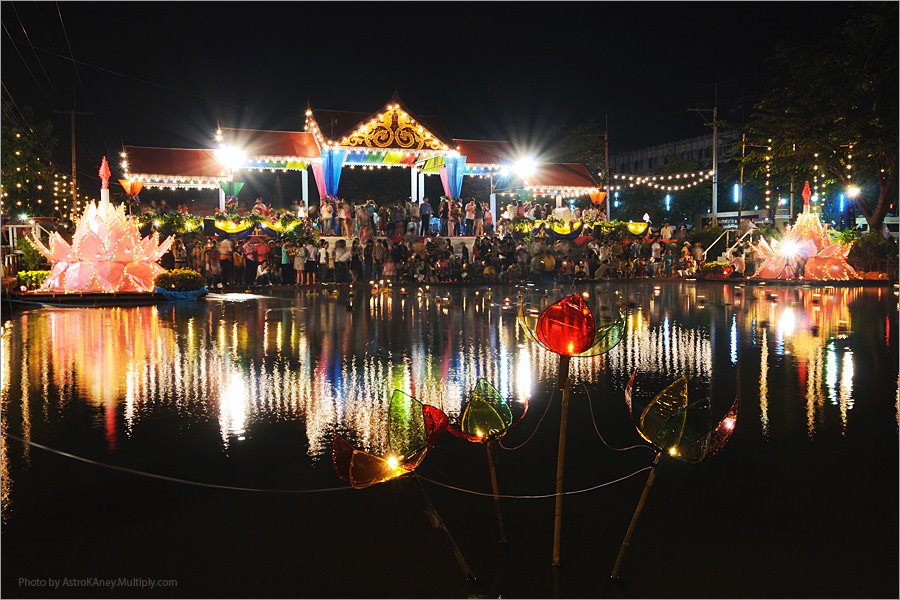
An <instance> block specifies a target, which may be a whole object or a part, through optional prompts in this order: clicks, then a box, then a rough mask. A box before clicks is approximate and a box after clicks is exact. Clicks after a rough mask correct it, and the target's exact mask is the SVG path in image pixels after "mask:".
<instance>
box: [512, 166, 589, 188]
mask: <svg viewBox="0 0 900 600" xmlns="http://www.w3.org/2000/svg"><path fill="white" fill-rule="evenodd" d="M525 183H526V184H527V185H528V187H541V188H563V187H585V188H596V187H599V185H598V183H597V182H596V181H594V178H593V177H592V176H591V173H590V171H588V170H587V167H585V166H584V165H583V164H581V163H546V164H542V165H540V166H539V167H538V168H537V169H536V170H535V172H534V174H533V175H531V176H530V177H528V178H526V181H525Z"/></svg>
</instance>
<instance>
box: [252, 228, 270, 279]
mask: <svg viewBox="0 0 900 600" xmlns="http://www.w3.org/2000/svg"><path fill="white" fill-rule="evenodd" d="M254 250H255V252H256V262H257V263H261V262H263V261H266V262H268V261H269V257H270V256H271V254H272V251H271V249H270V248H269V244H267V243H266V241H265V240H264V239H262V238H261V237H260V238H259V241H257V242H256V246H254ZM267 269H268V271H269V272H271V271H272V267H271V265H268V266H267Z"/></svg>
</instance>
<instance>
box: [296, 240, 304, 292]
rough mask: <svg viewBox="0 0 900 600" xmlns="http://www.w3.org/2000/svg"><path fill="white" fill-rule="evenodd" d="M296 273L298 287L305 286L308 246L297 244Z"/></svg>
mask: <svg viewBox="0 0 900 600" xmlns="http://www.w3.org/2000/svg"><path fill="white" fill-rule="evenodd" d="M294 271H295V272H296V281H295V283H296V284H297V285H303V283H304V273H306V246H304V245H303V244H297V246H296V247H295V248H294Z"/></svg>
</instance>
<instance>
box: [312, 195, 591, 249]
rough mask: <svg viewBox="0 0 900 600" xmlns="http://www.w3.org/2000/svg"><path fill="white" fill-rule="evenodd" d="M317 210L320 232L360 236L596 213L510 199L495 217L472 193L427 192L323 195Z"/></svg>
mask: <svg viewBox="0 0 900 600" xmlns="http://www.w3.org/2000/svg"><path fill="white" fill-rule="evenodd" d="M317 210H318V223H319V232H320V233H321V234H322V235H337V236H343V237H354V236H359V237H360V238H362V239H366V238H368V237H370V236H405V235H412V234H418V235H419V236H423V237H424V236H430V235H437V236H443V237H455V236H463V235H465V236H484V235H490V234H491V233H495V232H496V233H497V234H499V235H503V234H505V233H509V232H512V230H513V223H514V222H515V221H516V220H518V219H529V220H537V221H540V220H542V219H548V218H553V219H557V220H561V221H566V222H568V221H578V220H585V221H588V222H591V221H594V220H595V219H598V218H600V217H601V216H602V215H601V213H600V211H598V210H597V209H596V208H595V207H593V206H592V205H591V206H588V207H587V208H585V209H584V210H582V209H580V208H578V207H577V206H576V207H573V208H570V207H568V206H565V205H564V206H560V207H557V208H551V206H550V204H549V203H547V204H541V203H540V202H530V201H515V202H512V203H509V204H507V205H506V206H505V207H503V210H502V211H501V212H500V214H499V215H497V218H496V219H495V215H494V214H493V213H492V211H491V209H490V206H489V204H488V203H486V202H480V201H477V200H475V199H474V198H469V199H464V200H455V199H450V198H441V200H440V202H439V203H438V205H437V208H435V206H434V205H433V204H432V202H431V201H430V200H429V199H428V198H427V197H425V198H423V199H422V201H421V202H416V201H414V200H412V199H407V200H406V201H400V202H394V203H389V204H386V205H383V206H376V204H375V201H374V200H371V199H370V200H367V201H365V202H364V203H362V204H358V205H355V204H353V203H351V202H349V201H347V200H340V199H337V198H333V197H325V198H324V199H322V201H321V203H320V204H319V207H318V209H317ZM304 216H306V215H304ZM495 226H496V230H495Z"/></svg>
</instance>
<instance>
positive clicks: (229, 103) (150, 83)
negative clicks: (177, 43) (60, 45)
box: [35, 46, 250, 110]
mask: <svg viewBox="0 0 900 600" xmlns="http://www.w3.org/2000/svg"><path fill="white" fill-rule="evenodd" d="M35 48H37V49H38V50H40V51H41V52H46V53H47V54H52V55H53V56H56V57H57V58H61V59H63V60H68V61H71V62H73V63H78V64H79V65H83V66H85V67H91V68H92V69H97V70H99V71H103V72H105V73H109V74H110V75H115V76H117V77H123V78H125V79H131V80H132V81H137V82H140V83H143V84H146V85H152V86H153V87H158V88H162V89H165V90H171V91H173V92H177V93H179V94H183V95H185V96H189V97H191V98H200V99H204V100H205V99H206V96H201V95H200V94H195V93H193V92H189V91H186V90H183V89H180V88H177V87H173V86H171V85H167V84H164V83H158V82H156V81H150V80H148V79H141V78H140V77H135V76H134V75H129V74H127V73H122V72H120V71H114V70H112V69H109V68H107V67H101V66H100V65H95V64H92V63H89V62H85V61H83V60H78V59H76V58H70V57H68V56H66V55H64V54H59V53H58V52H55V51H53V50H50V49H48V48H41V47H40V46H35ZM221 103H222V104H223V105H226V106H230V107H233V108H240V109H243V110H250V107H249V106H245V105H243V104H234V103H232V102H227V101H222V102H221Z"/></svg>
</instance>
